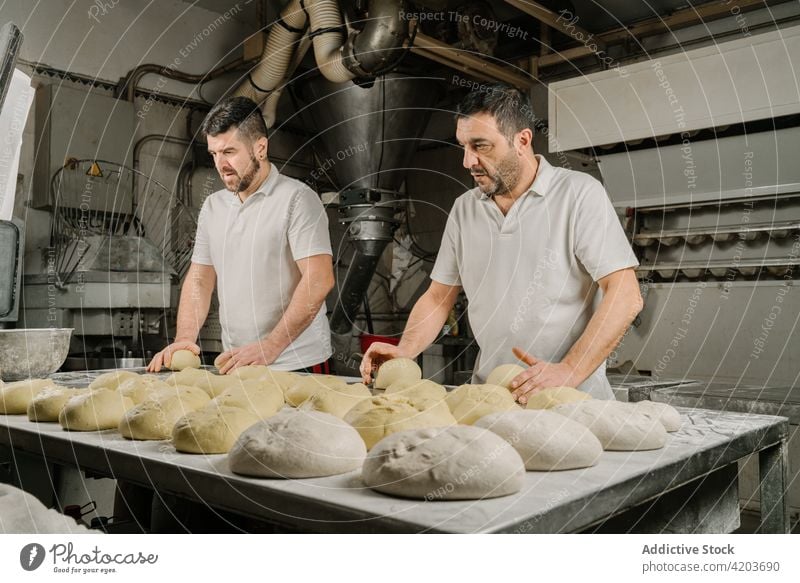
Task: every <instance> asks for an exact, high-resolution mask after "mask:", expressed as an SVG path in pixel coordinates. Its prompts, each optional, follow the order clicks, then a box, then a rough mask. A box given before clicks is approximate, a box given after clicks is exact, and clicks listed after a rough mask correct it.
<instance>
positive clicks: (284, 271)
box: [192, 165, 333, 370]
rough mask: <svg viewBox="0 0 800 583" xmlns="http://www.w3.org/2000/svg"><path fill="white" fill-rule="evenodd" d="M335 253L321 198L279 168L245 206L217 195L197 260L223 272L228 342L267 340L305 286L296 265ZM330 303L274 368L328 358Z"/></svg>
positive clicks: (203, 220) (209, 206)
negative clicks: (300, 283)
mask: <svg viewBox="0 0 800 583" xmlns="http://www.w3.org/2000/svg"><path fill="white" fill-rule="evenodd" d="M320 254H327V255H332V253H331V242H330V235H329V232H328V218H327V215H326V214H325V209H324V207H323V206H322V203H321V201H320V199H319V197H318V196H317V195H316V193H315V192H314V191H313V190H311V188H309V187H308V186H306V185H305V184H303V183H302V182H300V181H298V180H294V179H293V178H289V177H287V176H283V175H281V174H280V173H279V172H278V170H277V168H275V166H274V165H273V166H272V168H271V169H270V172H269V175H268V176H267V179H266V180H265V181H264V183H263V184H262V185H261V187H260V188H259V189H258V190H257V191H256V192H255V193H253V194H252V195H250V196H249V197H248V198H247V200H245V202H244V203H242V202H241V201H240V200H239V197H238V195H236V194H234V193H233V192H231V191H229V190H220V191H218V192H215V193H214V194H212V195H210V196H209V197H208V198H207V199H206V200H205V202H204V203H203V207H202V209H201V210H200V216H199V218H198V223H197V235H196V239H195V244H194V254H193V255H192V262H193V263H200V264H203V265H211V266H213V267H214V270H215V271H216V273H217V295H218V298H219V316H220V323H221V325H222V345H223V346H224V347H225V349H226V350H227V349H229V348H232V347H239V346H243V345H245V344H249V343H251V342H256V341H258V340H261V339H263V338H264V337H266V336H267V335H268V334H269V333H270V332H271V331H272V329H273V328H274V327H275V325H276V324H277V323H278V321H279V320H280V319H281V318H282V317H283V313H284V311H285V310H286V308H287V306H288V305H289V302H290V301H291V299H292V294H293V293H294V290H295V288H296V287H297V284H298V282H299V281H300V277H301V274H300V270H299V269H298V268H297V265H296V263H295V262H296V261H298V260H300V259H304V258H306V257H310V256H312V255H320ZM325 312H326V306H325V304H324V303H323V304H322V306H321V307H320V309H319V312H317V315H316V316H315V317H314V320H313V321H312V322H311V325H310V326H309V327H308V328H306V329H305V330H304V331H303V332H302V334H300V336H298V337H297V338H296V339H295V341H294V342H293V343H292V344H291V345H289V347H288V348H286V350H284V351H283V353H282V354H281V355H280V356H279V357H278V359H277V360H276V361H275V362H274V363H273V364H272V366H274V367H275V368H276V369H278V370H294V369H298V368H305V367H308V366H311V365H314V364H317V363H320V362H323V361H324V360H326V359H328V358H329V357H330V355H331V354H332V352H333V350H332V347H331V335H330V328H329V327H328V319H327V317H326V314H325Z"/></svg>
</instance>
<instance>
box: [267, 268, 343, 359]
mask: <svg viewBox="0 0 800 583" xmlns="http://www.w3.org/2000/svg"><path fill="white" fill-rule="evenodd" d="M328 290H329V287H328V286H327V285H325V284H324V282H320V281H316V282H315V281H312V280H311V278H309V277H308V276H303V277H302V278H301V279H300V283H299V284H298V285H297V287H296V288H295V290H294V293H293V294H292V298H291V300H289V305H288V306H287V307H286V310H285V311H284V313H283V316H282V317H281V319H280V320H278V323H277V324H276V325H275V327H274V328H273V329H272V330H271V331H270V332H269V334H267V336H265V337H264V339H263V343H264V348H265V352H267V353H268V354H271V355H272V357H273V359H274V358H277V357H278V356H280V354H281V353H282V352H283V351H284V350H286V348H288V346H289V345H290V344H291V343H292V342H294V341H295V340H296V339H297V337H298V336H300V334H302V333H303V331H304V330H305V329H306V328H308V327H309V326H310V325H311V322H313V321H314V318H315V317H316V316H317V314H318V313H319V310H320V308H321V307H322V304H323V302H324V301H325V296H326V295H327V294H328Z"/></svg>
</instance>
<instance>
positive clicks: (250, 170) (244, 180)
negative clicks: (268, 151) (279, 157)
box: [222, 152, 261, 192]
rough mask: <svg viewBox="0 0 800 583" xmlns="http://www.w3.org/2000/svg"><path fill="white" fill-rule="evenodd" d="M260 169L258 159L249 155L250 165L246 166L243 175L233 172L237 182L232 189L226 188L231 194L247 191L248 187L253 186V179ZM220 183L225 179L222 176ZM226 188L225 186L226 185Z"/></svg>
mask: <svg viewBox="0 0 800 583" xmlns="http://www.w3.org/2000/svg"><path fill="white" fill-rule="evenodd" d="M260 167H261V164H260V163H259V161H258V158H256V157H255V155H253V153H252V152H251V153H250V164H248V165H247V169H246V170H245V173H244V174H242V175H240V174H239V173H238V172H236V170H234V171H233V172H234V175H235V177H236V178H238V179H239V181H238V182H237V183H236V186H235V187H234V188H228V190H230V191H231V192H241V191H243V190H247V189H248V188H250V185H251V184H253V179H255V177H256V174H258V170H259V168H260ZM222 181H223V182H225V177H224V176H223V178H222ZM226 187H227V184H226Z"/></svg>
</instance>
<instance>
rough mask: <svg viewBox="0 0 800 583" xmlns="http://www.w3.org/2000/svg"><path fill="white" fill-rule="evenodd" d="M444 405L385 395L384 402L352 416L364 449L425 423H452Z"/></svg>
mask: <svg viewBox="0 0 800 583" xmlns="http://www.w3.org/2000/svg"><path fill="white" fill-rule="evenodd" d="M435 404H437V405H441V404H442V402H441V401H438V402H435ZM445 409H446V408H445V407H430V408H427V409H426V408H422V407H419V408H418V407H415V406H414V405H413V404H412V403H411V402H410V401H408V400H406V399H401V398H397V397H389V398H386V400H385V401H384V403H382V404H381V405H378V406H374V407H372V408H370V409H368V410H366V411H365V412H363V413H361V414H360V415H358V416H354V417H351V419H352V423H351V425H352V426H353V427H355V429H356V431H358V433H359V435H360V436H361V438H362V439H363V440H364V443H365V444H366V445H367V449H371V448H372V446H374V445H375V444H376V443H378V442H379V441H380V440H381V439H383V438H384V437H386V436H387V435H391V434H392V433H397V432H400V431H406V430H409V429H420V428H426V427H446V426H449V425H454V424H455V418H453V416H452V415H451V414H450V413H449V412H447V411H445Z"/></svg>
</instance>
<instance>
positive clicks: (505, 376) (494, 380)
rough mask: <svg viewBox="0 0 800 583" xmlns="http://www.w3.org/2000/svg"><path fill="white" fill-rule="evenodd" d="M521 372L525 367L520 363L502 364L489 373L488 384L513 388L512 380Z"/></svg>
mask: <svg viewBox="0 0 800 583" xmlns="http://www.w3.org/2000/svg"><path fill="white" fill-rule="evenodd" d="M521 372H525V369H524V368H522V367H521V366H520V365H518V364H501V365H500V366H498V367H497V368H495V369H494V370H493V371H492V372H490V373H489V376H488V377H487V378H486V384H487V385H497V386H499V387H505V388H507V389H508V390H511V381H513V380H514V377H515V376H517V375H518V374H519V373H521Z"/></svg>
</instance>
